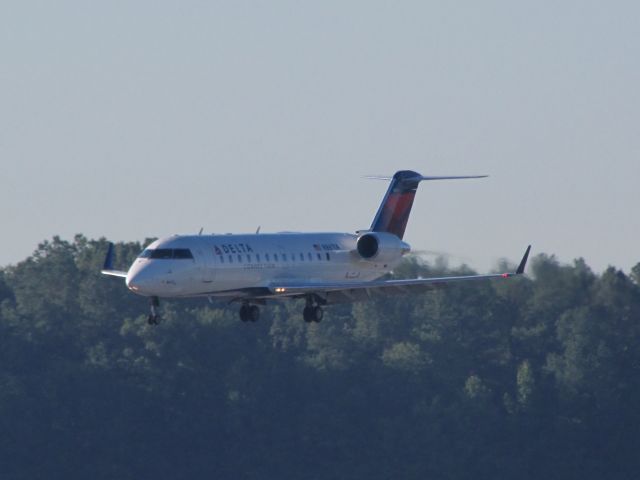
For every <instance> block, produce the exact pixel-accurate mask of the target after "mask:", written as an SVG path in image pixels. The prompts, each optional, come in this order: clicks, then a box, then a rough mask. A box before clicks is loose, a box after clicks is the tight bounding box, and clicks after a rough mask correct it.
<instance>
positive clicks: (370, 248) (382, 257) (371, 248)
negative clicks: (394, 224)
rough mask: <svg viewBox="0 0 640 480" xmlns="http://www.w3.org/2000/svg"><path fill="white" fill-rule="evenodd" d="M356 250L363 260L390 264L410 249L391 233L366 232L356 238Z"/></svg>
mask: <svg viewBox="0 0 640 480" xmlns="http://www.w3.org/2000/svg"><path fill="white" fill-rule="evenodd" d="M356 250H357V251H358V255H360V257H362V258H363V259H365V260H368V261H372V262H373V261H375V262H392V261H394V260H398V259H399V258H400V257H402V255H404V254H405V253H408V252H409V250H410V247H409V245H408V244H406V243H405V242H403V241H402V240H400V239H399V238H398V237H396V236H395V235H394V234H392V233H386V232H368V233H365V234H364V235H361V236H360V237H359V238H358V241H357V243H356Z"/></svg>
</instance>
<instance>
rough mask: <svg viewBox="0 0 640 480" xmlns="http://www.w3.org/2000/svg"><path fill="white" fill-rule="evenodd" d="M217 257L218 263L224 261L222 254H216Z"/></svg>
mask: <svg viewBox="0 0 640 480" xmlns="http://www.w3.org/2000/svg"><path fill="white" fill-rule="evenodd" d="M218 259H219V260H220V263H224V257H223V256H222V255H218Z"/></svg>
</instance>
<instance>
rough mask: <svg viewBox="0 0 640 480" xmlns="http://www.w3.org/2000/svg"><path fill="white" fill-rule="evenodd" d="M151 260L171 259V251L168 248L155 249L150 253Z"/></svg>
mask: <svg viewBox="0 0 640 480" xmlns="http://www.w3.org/2000/svg"><path fill="white" fill-rule="evenodd" d="M151 258H161V259H163V260H166V259H170V258H173V251H172V250H171V249H170V248H156V249H155V250H154V251H153V252H151Z"/></svg>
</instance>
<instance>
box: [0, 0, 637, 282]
mask: <svg viewBox="0 0 640 480" xmlns="http://www.w3.org/2000/svg"><path fill="white" fill-rule="evenodd" d="M0 166H1V171H0V221H1V222H2V249H0V265H6V264H9V263H15V262H17V261H20V260H21V259H23V258H25V257H26V256H28V255H29V254H31V253H32V251H33V250H34V249H35V248H36V246H37V244H38V243H39V242H40V241H42V240H44V239H47V238H51V237H52V236H53V235H56V234H57V235H61V236H62V237H64V238H67V239H70V238H72V236H73V235H74V234H75V233H80V232H81V233H84V234H86V235H87V236H89V237H92V238H96V237H100V236H105V237H107V238H109V239H111V240H116V241H117V240H142V239H144V238H145V237H149V236H163V235H168V234H173V233H191V232H197V231H198V230H199V229H200V227H204V229H205V231H206V232H219V233H224V232H248V231H254V230H255V229H256V227H257V226H258V225H261V226H262V230H263V231H280V230H300V231H313V230H334V231H352V230H355V229H358V228H366V227H368V226H369V224H370V222H371V219H372V217H373V215H374V213H375V211H376V209H377V207H378V204H379V202H380V199H381V197H382V195H383V193H384V191H385V189H386V187H387V185H386V184H385V183H384V182H377V181H372V180H363V179H362V178H361V177H362V176H363V175H366V174H392V173H393V172H394V171H395V170H398V169H407V168H411V169H415V170H417V171H419V172H421V173H423V174H432V175H444V174H483V173H486V174H489V175H491V177H490V178H488V179H485V180H467V181H458V182H432V183H427V184H422V185H421V187H420V191H419V192H418V196H417V197H416V203H415V204H414V209H413V213H412V217H411V220H410V223H409V227H408V229H407V232H406V236H405V239H406V240H407V241H408V242H409V243H411V244H412V246H413V248H414V249H426V250H438V251H446V252H450V253H452V254H454V255H455V256H456V258H459V259H462V260H463V261H466V262H467V263H469V264H471V265H472V266H474V267H476V268H478V269H480V270H483V269H487V268H490V267H491V266H493V265H494V264H495V262H496V260H497V259H499V258H500V257H507V258H510V259H512V260H514V261H515V260H517V259H518V258H519V257H520V255H521V254H522V251H523V250H524V248H525V246H526V245H527V244H528V243H532V244H533V246H534V253H538V252H541V251H543V252H547V253H555V254H557V255H558V257H559V258H560V260H562V261H566V262H569V261H571V260H572V259H573V258H576V257H580V256H582V257H585V259H586V260H587V262H588V263H589V264H590V265H591V266H592V267H594V268H595V269H596V270H600V269H602V268H605V267H606V266H607V265H608V264H613V265H615V266H617V267H619V268H622V269H624V270H629V268H630V267H631V266H633V265H634V264H636V263H637V262H638V261H640V252H639V242H638V240H639V239H640V218H639V216H638V205H639V201H640V189H639V188H638V181H639V177H640V3H638V2H632V1H629V2H624V1H618V2H616V1H613V2H602V1H597V2H596V1H584V0H582V1H563V2H550V1H549V2H540V1H536V2H513V1H503V2H497V1H483V2H478V1H469V2H425V1H420V2H375V1H366V2H365V1H363V2H343V1H341V2H330V1H323V2H301V1H286V2H285V1H280V2H276V1H274V2H241V1H234V2H231V1H229V2H213V1H180V2H178V1H173V2H167V1H157V0H154V1H134V2H132V1H108V2H98V1H95V2H91V1H77V2H70V1H55V2H52V1H40V2H34V1H22V0H21V1H7V0H5V1H2V2H0Z"/></svg>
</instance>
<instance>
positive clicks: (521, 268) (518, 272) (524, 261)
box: [516, 245, 531, 275]
mask: <svg viewBox="0 0 640 480" xmlns="http://www.w3.org/2000/svg"><path fill="white" fill-rule="evenodd" d="M530 251H531V245H529V246H528V247H527V250H526V251H525V252H524V256H523V257H522V260H520V265H518V269H517V270H516V275H522V274H523V273H524V267H526V266H527V260H528V258H529V252H530Z"/></svg>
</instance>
